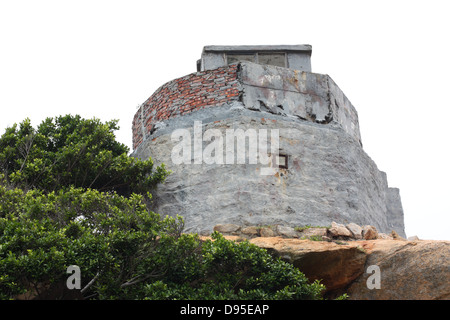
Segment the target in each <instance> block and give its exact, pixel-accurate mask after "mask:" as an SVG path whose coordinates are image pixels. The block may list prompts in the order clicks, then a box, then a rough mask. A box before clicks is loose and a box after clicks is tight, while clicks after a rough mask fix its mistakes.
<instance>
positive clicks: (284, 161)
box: [276, 154, 289, 169]
mask: <svg viewBox="0 0 450 320" xmlns="http://www.w3.org/2000/svg"><path fill="white" fill-rule="evenodd" d="M288 160H289V158H288V155H287V154H279V155H278V156H277V157H276V164H277V165H278V168H280V169H287V168H288Z"/></svg>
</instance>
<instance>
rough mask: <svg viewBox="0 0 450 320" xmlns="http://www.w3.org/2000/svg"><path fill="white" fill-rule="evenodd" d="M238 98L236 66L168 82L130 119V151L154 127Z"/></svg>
mask: <svg viewBox="0 0 450 320" xmlns="http://www.w3.org/2000/svg"><path fill="white" fill-rule="evenodd" d="M238 98H239V90H238V81H237V64H233V65H229V66H227V67H222V68H218V69H214V70H207V71H203V72H196V73H192V74H189V75H187V76H184V77H182V78H178V79H175V80H172V81H170V82H167V83H166V84H164V85H163V86H161V87H160V88H159V89H158V90H156V92H155V93H153V95H152V96H151V97H150V98H148V99H147V101H145V102H144V104H143V105H142V106H141V107H140V108H139V110H138V111H137V112H136V114H135V116H134V119H133V126H132V128H133V148H134V149H136V148H137V147H138V146H139V145H140V144H141V143H142V142H143V140H144V133H143V130H142V128H144V132H145V136H148V135H149V134H150V131H151V130H152V128H153V125H154V124H155V123H156V122H158V121H164V120H167V119H170V118H173V117H176V116H181V115H183V114H187V113H189V112H192V111H195V110H199V109H203V108H207V107H213V106H217V105H221V104H223V103H224V102H227V101H232V100H237V99H238Z"/></svg>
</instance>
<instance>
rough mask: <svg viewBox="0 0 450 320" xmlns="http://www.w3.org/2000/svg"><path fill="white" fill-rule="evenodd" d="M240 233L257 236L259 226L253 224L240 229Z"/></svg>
mask: <svg viewBox="0 0 450 320" xmlns="http://www.w3.org/2000/svg"><path fill="white" fill-rule="evenodd" d="M241 233H243V234H245V235H248V236H257V235H258V234H259V228H258V227H255V226H250V227H246V228H244V229H242V230H241Z"/></svg>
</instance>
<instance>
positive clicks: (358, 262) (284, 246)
mask: <svg viewBox="0 0 450 320" xmlns="http://www.w3.org/2000/svg"><path fill="white" fill-rule="evenodd" d="M250 242H251V243H253V244H255V245H257V246H258V247H261V248H265V249H267V250H268V251H269V252H271V253H272V254H273V255H274V256H277V257H280V258H281V259H283V260H285V261H288V262H290V263H292V264H293V265H294V266H296V267H298V268H299V269H300V270H301V271H302V272H303V273H304V274H305V275H306V276H307V277H308V279H310V280H311V281H312V280H316V279H320V280H321V281H322V283H323V284H324V285H325V286H326V288H327V292H326V296H327V297H330V298H334V297H336V296H338V295H341V294H342V293H347V294H348V296H349V299H354V300H361V299H370V300H393V299H395V300H396V299H400V300H415V299H418V300H434V299H450V241H433V240H419V241H401V240H400V241H399V240H384V239H377V240H357V241H349V242H347V243H345V244H343V243H342V242H341V244H338V243H335V242H324V241H311V240H300V239H285V238H281V237H272V238H264V237H259V238H254V239H251V240H250ZM370 266H378V267H379V272H380V288H379V289H376V288H372V289H370V288H369V287H368V285H367V282H368V281H370V279H369V277H370V276H371V275H372V274H371V273H367V272H368V270H369V267H370Z"/></svg>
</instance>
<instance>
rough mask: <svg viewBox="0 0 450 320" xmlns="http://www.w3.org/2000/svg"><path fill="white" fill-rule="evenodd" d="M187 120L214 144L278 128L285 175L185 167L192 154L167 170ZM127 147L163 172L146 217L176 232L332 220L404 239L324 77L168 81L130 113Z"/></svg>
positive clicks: (390, 199)
mask: <svg viewBox="0 0 450 320" xmlns="http://www.w3.org/2000/svg"><path fill="white" fill-rule="evenodd" d="M194 121H201V122H202V124H203V131H205V130H207V129H217V130H218V132H221V134H222V136H225V135H226V134H225V132H226V130H227V129H238V128H239V129H243V130H247V129H250V128H251V129H256V130H258V129H267V130H275V129H278V130H279V134H280V150H279V152H280V153H282V154H285V155H288V159H289V163H288V169H279V170H278V173H277V174H272V175H261V172H262V170H263V169H264V168H265V166H264V165H261V164H249V162H248V161H247V162H246V164H236V163H234V164H206V163H204V162H203V163H200V164H195V163H194V155H195V152H192V154H191V155H189V157H190V159H192V161H191V162H192V163H191V162H190V163H187V164H186V163H181V164H174V163H173V162H172V157H171V156H172V150H173V148H174V147H175V145H176V144H177V143H178V142H176V141H175V142H174V141H172V139H171V134H172V132H173V131H174V130H176V129H179V128H186V129H189V130H190V131H189V132H190V139H194V135H193V133H192V131H193V126H194ZM133 145H134V148H135V150H134V153H133V155H134V156H136V157H139V158H143V159H146V158H148V157H152V158H153V160H154V161H155V164H160V163H165V164H166V166H167V167H168V168H169V169H170V170H172V172H173V173H172V174H171V175H170V176H169V178H168V179H167V181H166V183H165V184H163V185H161V186H160V187H159V190H158V192H157V194H156V195H155V199H156V200H155V203H154V206H155V211H157V212H159V213H161V214H163V215H165V214H167V215H176V214H179V215H181V216H183V217H185V221H186V231H193V232H200V233H210V232H211V231H212V228H213V226H214V225H216V224H221V223H235V224H238V225H246V224H247V225H257V224H261V225H271V224H282V225H291V226H293V225H294V226H295V225H306V224H310V225H329V224H330V223H331V221H336V222H339V223H349V222H354V223H356V224H358V225H365V224H369V225H374V226H375V227H376V228H377V229H378V230H379V231H381V232H384V233H390V231H391V230H395V231H396V232H397V233H398V234H400V235H401V236H403V237H406V235H405V233H404V222H403V210H402V207H401V200H400V195H399V192H398V189H394V188H389V187H388V183H387V179H386V174H385V173H384V172H381V171H379V170H378V168H377V166H376V164H375V163H374V162H373V161H372V160H371V159H370V157H369V156H368V155H367V154H366V153H365V152H364V150H363V149H362V144H361V137H360V132H359V123H358V115H357V112H356V110H355V108H354V107H353V105H352V104H351V103H350V101H349V100H348V99H347V97H346V96H345V95H344V93H343V92H342V91H341V90H340V89H339V87H338V86H337V85H336V84H335V83H334V81H333V80H332V79H331V78H330V77H329V76H327V75H320V74H314V73H308V72H300V71H297V70H289V69H287V68H280V67H274V66H264V65H259V64H255V63H251V62H242V63H237V64H232V65H229V66H226V67H224V68H218V69H215V70H208V71H203V72H197V73H193V74H190V75H187V76H185V77H182V78H179V79H175V80H173V81H170V82H168V83H166V84H164V85H163V86H161V88H160V89H158V90H157V91H156V92H155V93H154V94H153V95H152V96H151V97H150V98H149V99H148V100H147V101H146V102H145V103H144V104H143V106H142V107H141V108H140V110H139V111H138V112H137V113H136V116H135V118H134V120H133ZM191 145H192V146H194V145H195V143H194V142H193V141H192V143H191ZM207 145H208V142H203V143H202V146H200V148H201V149H202V150H203V149H204V148H205V147H206V146H207ZM197 147H198V146H197ZM224 149H225V148H224ZM223 152H225V151H223ZM200 162H201V161H200Z"/></svg>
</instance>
